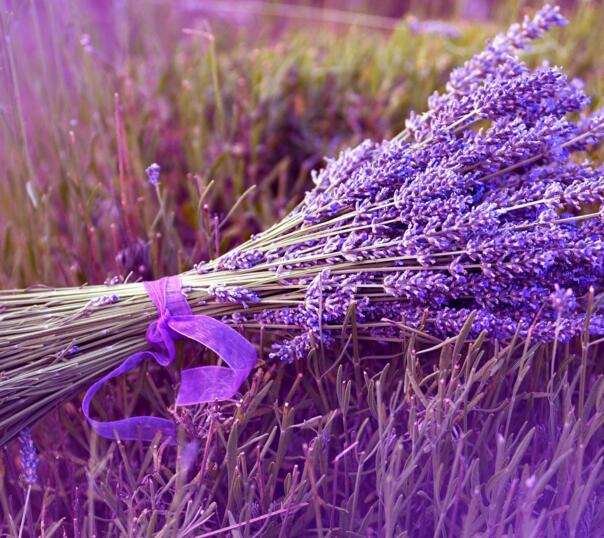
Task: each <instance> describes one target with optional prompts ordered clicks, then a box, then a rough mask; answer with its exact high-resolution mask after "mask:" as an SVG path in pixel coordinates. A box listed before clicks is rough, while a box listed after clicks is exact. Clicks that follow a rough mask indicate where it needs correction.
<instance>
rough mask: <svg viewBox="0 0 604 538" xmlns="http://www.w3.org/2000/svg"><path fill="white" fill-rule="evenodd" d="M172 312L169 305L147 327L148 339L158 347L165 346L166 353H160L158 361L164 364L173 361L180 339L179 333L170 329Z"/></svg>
mask: <svg viewBox="0 0 604 538" xmlns="http://www.w3.org/2000/svg"><path fill="white" fill-rule="evenodd" d="M172 317H173V316H172V313H171V312H170V310H168V308H167V307H164V308H163V309H162V310H161V311H160V312H159V317H158V318H157V319H156V320H155V321H152V322H151V323H150V324H149V327H148V328H147V341H148V342H149V343H150V344H151V345H153V346H156V347H159V348H163V351H164V352H165V353H166V355H160V356H159V357H160V358H159V359H158V362H159V363H160V364H161V365H162V366H166V365H167V364H169V363H171V362H172V361H173V360H174V358H175V357H176V344H175V343H174V341H175V340H177V339H178V333H177V332H175V331H173V330H172V329H170V320H171V319H172Z"/></svg>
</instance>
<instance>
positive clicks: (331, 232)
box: [219, 6, 604, 360]
mask: <svg viewBox="0 0 604 538" xmlns="http://www.w3.org/2000/svg"><path fill="white" fill-rule="evenodd" d="M561 24H565V20H564V19H563V18H562V16H561V15H560V13H559V11H558V9H557V8H553V7H550V6H545V7H544V8H542V9H541V10H540V11H539V12H538V13H537V14H536V15H535V16H534V17H533V18H532V19H530V18H527V19H525V21H524V22H523V24H521V25H513V26H512V27H511V28H510V29H509V30H508V31H507V32H506V33H505V34H502V35H499V36H497V37H495V38H494V39H493V40H492V41H491V42H490V43H489V45H488V46H487V48H486V49H485V51H483V52H481V53H480V54H478V55H477V56H475V57H474V58H472V59H471V60H469V61H468V62H466V64H465V65H463V66H462V67H460V68H458V69H455V70H454V71H453V72H452V73H451V78H450V80H449V83H448V85H447V88H446V92H445V93H442V94H435V95H433V96H432V97H431V98H430V99H429V102H428V110H427V112H425V113H424V114H421V115H416V114H414V115H412V116H411V117H410V118H409V120H408V122H407V129H406V131H405V132H404V133H402V134H401V135H400V136H398V137H397V138H395V139H394V140H391V141H386V142H381V143H375V142H371V141H365V142H363V143H361V144H360V145H359V146H357V147H356V148H352V149H347V150H345V151H343V152H342V153H341V154H340V156H339V157H338V158H337V159H335V160H330V161H328V163H327V166H326V167H325V168H324V169H323V170H321V171H320V172H318V173H316V174H314V175H313V180H314V183H315V188H314V189H313V190H311V191H310V192H308V193H307V195H306V198H305V200H304V202H303V203H302V204H301V205H300V206H299V207H298V208H296V210H295V211H294V212H293V213H292V215H290V216H289V217H288V218H289V219H290V220H289V222H292V223H294V225H292V226H290V227H284V230H285V231H284V232H282V233H281V234H279V235H278V236H277V237H273V236H269V235H261V236H260V237H257V238H253V239H252V241H251V244H250V245H249V247H246V248H244V249H241V250H236V251H234V252H233V253H231V254H229V255H227V256H225V257H223V258H222V259H221V261H220V264H219V269H223V270H230V271H237V270H250V269H251V268H255V269H258V270H261V269H268V270H271V271H275V272H276V273H277V274H278V275H279V276H280V277H281V278H282V279H283V281H284V282H288V283H289V284H290V285H291V284H293V285H297V286H299V287H300V289H302V290H304V300H303V301H301V302H300V304H299V305H297V306H287V307H284V308H277V309H275V308H272V307H271V308H268V309H267V310H265V311H263V312H260V313H253V314H251V316H254V320H255V321H256V322H262V323H274V324H281V325H283V324H285V325H288V326H290V325H293V326H296V327H299V328H301V329H302V330H303V333H302V334H299V335H297V336H295V337H294V338H293V339H292V340H290V341H287V342H283V343H280V344H278V345H277V346H276V348H275V351H274V356H275V357H278V358H281V359H283V360H293V359H296V358H300V357H302V356H304V355H305V354H307V353H308V350H309V349H310V345H311V343H312V342H313V341H316V340H320V341H322V342H324V343H328V342H329V341H330V339H331V338H333V336H334V334H335V333H334V331H336V330H340V329H335V328H334V329H330V327H333V326H338V325H339V326H341V325H342V323H343V322H344V320H345V318H346V316H347V313H348V311H349V309H350V308H351V305H353V306H354V308H355V309H356V315H357V319H360V320H363V321H366V322H376V321H381V320H383V319H389V320H394V321H399V322H404V323H406V324H407V325H411V326H416V327H422V328H423V329H425V330H427V331H429V332H432V333H434V334H438V335H442V336H447V335H451V334H455V333H457V332H458V331H459V330H460V328H461V327H462V325H463V324H464V322H465V321H466V319H467V318H468V316H469V315H470V314H471V313H472V312H474V313H475V319H474V326H473V333H474V334H478V333H479V332H481V331H486V332H487V333H488V334H489V335H490V336H491V337H494V338H497V339H503V340H505V339H509V338H511V337H512V336H513V335H514V334H515V333H517V332H519V333H521V334H527V332H528V331H529V330H530V332H531V334H532V335H533V337H534V338H536V339H538V340H541V341H548V340H551V339H553V338H555V337H558V338H561V339H569V338H571V337H573V336H574V335H576V334H577V333H578V332H579V331H580V330H581V328H582V327H583V325H584V322H585V315H586V313H585V311H584V309H583V310H582V308H581V305H582V304H584V301H582V298H583V297H584V296H585V295H586V294H587V293H588V292H589V290H590V289H591V288H594V289H595V290H596V291H601V290H602V288H603V284H604V213H603V212H602V210H601V208H602V203H603V202H604V169H603V168H602V167H598V166H597V165H596V164H594V163H593V162H592V161H591V160H590V159H589V150H590V148H591V146H592V145H594V144H596V143H598V142H599V141H600V140H601V138H603V137H604V121H603V118H604V115H603V114H602V113H601V112H600V113H594V114H591V115H590V114H588V113H587V112H586V108H587V107H588V105H589V103H590V100H589V98H588V97H587V96H586V95H585V93H584V92H583V88H582V84H580V83H578V82H577V81H569V80H568V79H567V77H566V76H565V75H564V74H563V73H562V71H561V70H560V69H558V68H556V67H550V66H548V65H542V66H540V67H537V68H536V69H530V68H529V67H528V66H527V65H526V64H525V63H524V62H523V61H522V60H521V59H520V58H519V54H520V53H521V52H522V51H523V50H525V49H526V48H527V47H528V45H529V43H530V42H531V41H532V40H534V39H536V38H539V37H541V36H542V35H543V34H544V33H545V32H546V31H548V30H549V29H550V28H552V27H553V26H556V25H561ZM577 116H580V120H578V121H573V119H572V118H574V117H577ZM270 233H271V232H270V231H269V232H267V234H270ZM267 238H268V239H267ZM300 275H302V276H300ZM602 326H603V322H602V320H601V319H600V316H599V315H598V314H597V313H596V315H594V316H592V327H593V328H594V330H600V329H599V327H602ZM389 330H391V329H389ZM374 332H375V331H374ZM332 333H333V334H332ZM376 334H377V333H376ZM378 336H379V334H378Z"/></svg>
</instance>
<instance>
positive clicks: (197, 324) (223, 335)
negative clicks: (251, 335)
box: [82, 276, 256, 443]
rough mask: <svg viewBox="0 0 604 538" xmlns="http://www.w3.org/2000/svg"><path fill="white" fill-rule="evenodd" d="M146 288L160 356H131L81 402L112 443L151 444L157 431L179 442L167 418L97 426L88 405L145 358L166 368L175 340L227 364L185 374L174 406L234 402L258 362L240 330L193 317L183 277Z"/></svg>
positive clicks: (147, 284) (92, 422)
mask: <svg viewBox="0 0 604 538" xmlns="http://www.w3.org/2000/svg"><path fill="white" fill-rule="evenodd" d="M144 286H145V289H146V290H147V293H148V294H149V297H150V298H151V300H152V301H153V304H155V306H156V308H157V312H158V314H159V318H158V319H157V320H155V321H153V322H152V323H151V324H150V325H149V328H148V329H147V340H148V341H149V343H150V344H151V345H153V346H155V347H156V348H158V350H157V351H142V352H140V353H135V354H134V355H131V356H130V357H128V358H127V359H126V360H125V361H124V362H123V363H122V364H121V365H120V366H118V367H117V368H116V369H115V370H113V371H111V372H109V373H108V374H107V375H105V376H104V377H103V378H101V379H99V380H98V381H97V382H96V383H94V385H92V386H91V387H90V388H89V389H88V391H87V392H86V394H85V395H84V400H83V401H82V410H83V412H84V416H85V417H86V419H87V420H88V422H89V423H90V425H91V426H92V427H93V428H94V430H95V431H96V432H97V433H98V434H99V435H101V436H103V437H106V438H108V439H115V438H116V436H117V438H118V439H121V440H143V441H151V440H153V438H154V437H155V435H156V433H157V432H158V431H161V432H162V434H163V435H164V436H166V437H170V438H171V439H172V441H171V442H172V443H174V442H175V440H176V424H175V423H174V422H173V421H171V420H168V419H165V418H159V417H150V416H139V417H129V418H123V419H120V420H111V421H106V422H102V421H98V420H95V419H93V418H91V417H90V402H91V401H92V398H93V397H94V395H95V394H96V393H97V392H98V391H99V389H100V388H101V387H102V386H103V384H105V383H106V382H107V381H109V380H110V379H113V378H114V377H118V376H120V375H122V374H123V373H125V372H128V371H129V370H132V369H133V368H136V367H137V366H138V365H139V364H140V363H141V362H143V361H144V360H146V359H155V360H156V361H157V362H158V363H159V364H161V365H162V366H167V365H168V364H170V363H171V362H172V361H173V360H174V357H175V356H176V346H175V344H174V341H175V340H177V339H179V338H183V337H184V338H188V339H190V340H194V341H196V342H198V343H200V344H202V345H204V346H206V347H208V348H209V349H211V350H212V351H214V352H215V353H217V354H218V355H219V356H220V357H221V358H222V360H223V361H224V362H225V363H226V364H228V365H229V367H230V368H227V367H223V366H201V367H198V368H189V369H187V370H182V372H181V381H180V390H179V392H178V396H177V398H176V405H193V404H198V403H203V402H211V401H214V400H226V399H228V398H231V397H232V396H233V395H234V394H235V393H236V392H237V390H238V389H239V387H240V386H241V383H243V380H244V379H245V378H246V377H247V376H248V375H249V373H250V372H251V370H252V368H253V366H254V364H255V363H256V350H255V349H254V346H252V344H250V343H249V342H248V341H247V340H246V339H245V338H244V337H243V336H241V335H240V334H239V333H238V332H237V331H235V330H234V329H232V328H231V327H229V326H228V325H225V324H224V323H222V322H221V321H218V320H216V319H214V318H211V317H208V316H201V315H197V316H195V315H193V313H192V311H191V308H190V307H189V304H188V302H187V299H186V297H185V296H184V294H183V292H182V289H181V283H180V278H179V277H178V276H172V277H167V278H162V279H160V280H155V281H153V282H145V283H144Z"/></svg>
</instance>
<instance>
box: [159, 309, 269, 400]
mask: <svg viewBox="0 0 604 538" xmlns="http://www.w3.org/2000/svg"><path fill="white" fill-rule="evenodd" d="M169 326H170V329H172V330H174V331H176V332H177V333H179V334H180V335H182V336H185V337H186V338H189V339H191V340H195V341H196V342H198V343H200V344H202V345H204V346H206V347H207V348H209V349H211V350H212V351H214V352H215V353H216V354H218V355H219V356H220V358H221V359H222V360H223V361H224V362H225V363H226V364H227V365H228V366H229V368H226V367H223V366H201V367H198V368H189V369H187V370H184V371H183V372H182V374H181V386H180V391H179V394H178V398H177V400H176V405H192V404H197V403H203V402H210V401H213V400H227V399H229V398H232V397H233V396H234V395H235V394H236V393H237V391H238V390H239V387H240V386H241V384H242V383H243V381H244V380H245V378H246V377H247V376H248V375H249V374H250V372H251V371H252V368H253V367H254V365H255V364H256V360H257V355H256V349H255V348H254V346H253V345H252V344H251V343H250V342H248V341H247V340H246V338H244V337H243V336H242V335H241V334H239V333H238V332H237V331H236V330H235V329H233V328H231V327H229V326H228V325H226V324H225V323H222V322H221V321H219V320H217V319H214V318H211V317H208V316H203V315H197V316H193V315H191V316H175V317H172V318H170V321H169Z"/></svg>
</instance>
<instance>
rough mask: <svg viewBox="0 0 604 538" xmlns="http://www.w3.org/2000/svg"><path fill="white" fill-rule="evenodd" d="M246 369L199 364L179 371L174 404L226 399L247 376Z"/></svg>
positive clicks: (191, 403) (192, 403)
mask: <svg viewBox="0 0 604 538" xmlns="http://www.w3.org/2000/svg"><path fill="white" fill-rule="evenodd" d="M248 373H249V372H247V371H246V370H231V369H230V368H225V367H223V366H200V367H199V368H188V369H187V370H183V371H182V372H181V378H180V389H179V391H178V396H177V398H176V405H194V404H199V403H205V402H212V401H214V400H228V399H229V398H232V397H233V396H234V395H235V393H236V392H237V391H238V390H239V387H240V386H241V384H242V383H243V381H244V380H245V378H246V377H247V376H248Z"/></svg>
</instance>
